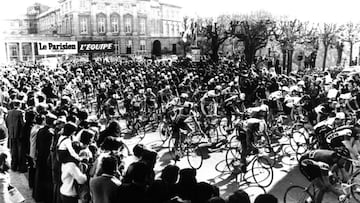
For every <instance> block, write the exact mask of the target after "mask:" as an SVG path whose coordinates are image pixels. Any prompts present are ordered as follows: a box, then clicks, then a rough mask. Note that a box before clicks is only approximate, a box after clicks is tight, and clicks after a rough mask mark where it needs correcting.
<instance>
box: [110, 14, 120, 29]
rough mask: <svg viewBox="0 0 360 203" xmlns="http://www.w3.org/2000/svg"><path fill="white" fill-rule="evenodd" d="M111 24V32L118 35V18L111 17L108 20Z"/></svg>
mask: <svg viewBox="0 0 360 203" xmlns="http://www.w3.org/2000/svg"><path fill="white" fill-rule="evenodd" d="M110 22H111V32H113V33H118V32H119V16H117V15H112V16H111V18H110Z"/></svg>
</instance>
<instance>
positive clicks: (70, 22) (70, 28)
mask: <svg viewBox="0 0 360 203" xmlns="http://www.w3.org/2000/svg"><path fill="white" fill-rule="evenodd" d="M72 24H73V19H72V16H71V17H70V21H69V33H70V34H71V33H72V29H73V26H72Z"/></svg>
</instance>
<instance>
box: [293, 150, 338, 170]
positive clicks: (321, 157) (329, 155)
mask: <svg viewBox="0 0 360 203" xmlns="http://www.w3.org/2000/svg"><path fill="white" fill-rule="evenodd" d="M336 157H337V155H336V152H335V151H333V150H327V149H317V150H312V151H309V152H307V153H305V154H304V155H302V156H301V158H300V160H299V162H300V165H301V166H305V167H306V166H307V164H305V163H304V160H306V159H309V160H312V161H315V162H323V163H326V164H328V165H329V166H332V165H334V164H336V162H334V159H335V158H336Z"/></svg>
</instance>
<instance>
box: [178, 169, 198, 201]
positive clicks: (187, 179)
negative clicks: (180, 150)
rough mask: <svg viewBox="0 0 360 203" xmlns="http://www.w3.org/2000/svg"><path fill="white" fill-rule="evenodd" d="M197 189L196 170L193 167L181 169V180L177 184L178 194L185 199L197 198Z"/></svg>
mask: <svg viewBox="0 0 360 203" xmlns="http://www.w3.org/2000/svg"><path fill="white" fill-rule="evenodd" d="M196 189H197V180H196V170H195V169H191V168H185V169H181V170H180V177H179V182H178V183H177V184H176V190H177V195H178V196H179V197H180V198H181V199H184V200H195V198H196V191H197V190H196Z"/></svg>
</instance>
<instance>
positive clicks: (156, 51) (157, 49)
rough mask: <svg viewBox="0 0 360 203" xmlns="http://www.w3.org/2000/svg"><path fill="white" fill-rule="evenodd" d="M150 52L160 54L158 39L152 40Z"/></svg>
mask: <svg viewBox="0 0 360 203" xmlns="http://www.w3.org/2000/svg"><path fill="white" fill-rule="evenodd" d="M152 54H153V55H155V56H161V42H160V41H159V40H155V41H154V42H153V49H152Z"/></svg>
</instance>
